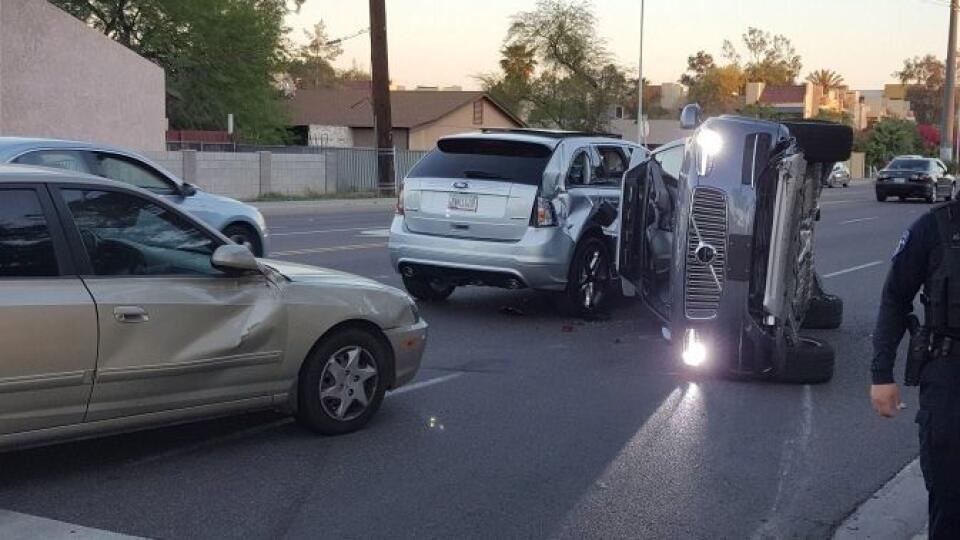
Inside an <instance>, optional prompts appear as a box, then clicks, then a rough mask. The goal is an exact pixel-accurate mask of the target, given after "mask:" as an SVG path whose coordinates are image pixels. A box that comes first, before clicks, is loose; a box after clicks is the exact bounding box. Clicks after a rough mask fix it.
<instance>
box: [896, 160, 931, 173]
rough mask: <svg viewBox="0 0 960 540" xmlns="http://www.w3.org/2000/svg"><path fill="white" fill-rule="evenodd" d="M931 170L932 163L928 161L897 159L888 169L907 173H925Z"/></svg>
mask: <svg viewBox="0 0 960 540" xmlns="http://www.w3.org/2000/svg"><path fill="white" fill-rule="evenodd" d="M929 168H930V161H928V160H926V159H895V160H893V161H891V162H890V164H889V165H887V169H891V170H893V169H898V170H906V171H925V170H927V169H929Z"/></svg>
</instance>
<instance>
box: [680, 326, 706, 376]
mask: <svg viewBox="0 0 960 540" xmlns="http://www.w3.org/2000/svg"><path fill="white" fill-rule="evenodd" d="M680 357H681V359H683V363H684V364H686V365H688V366H690V367H699V366H701V365H703V363H704V362H706V361H707V346H706V344H704V343H703V342H702V341H700V338H699V336H697V331H696V330H694V329H693V328H690V329H688V330H687V333H686V335H685V336H684V338H683V352H682V353H681V355H680Z"/></svg>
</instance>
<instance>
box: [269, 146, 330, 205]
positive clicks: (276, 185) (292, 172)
mask: <svg viewBox="0 0 960 540" xmlns="http://www.w3.org/2000/svg"><path fill="white" fill-rule="evenodd" d="M326 160H327V156H326V155H325V154H272V156H271V164H270V165H271V167H270V191H272V192H274V193H282V194H284V195H303V194H307V193H314V194H326V193H334V192H336V190H337V186H336V183H334V184H333V185H332V186H328V185H327V179H328V177H327V169H326Z"/></svg>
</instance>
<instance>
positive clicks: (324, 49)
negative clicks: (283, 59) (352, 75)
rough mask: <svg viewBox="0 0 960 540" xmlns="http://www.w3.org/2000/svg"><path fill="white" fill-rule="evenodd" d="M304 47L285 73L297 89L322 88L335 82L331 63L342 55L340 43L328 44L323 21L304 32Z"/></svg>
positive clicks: (328, 40)
mask: <svg viewBox="0 0 960 540" xmlns="http://www.w3.org/2000/svg"><path fill="white" fill-rule="evenodd" d="M303 33H304V35H305V36H306V38H307V43H306V45H303V46H302V47H300V49H299V50H298V51H297V53H296V54H295V55H294V57H293V58H292V59H291V60H290V64H289V66H288V67H287V71H288V73H289V74H290V77H291V78H293V80H294V83H295V84H296V85H297V88H300V89H303V88H323V87H328V86H333V85H334V84H336V82H337V70H336V68H334V67H333V63H332V62H333V61H334V60H336V59H337V57H339V56H340V55H341V54H343V47H341V46H340V43H338V42H334V43H331V42H330V37H329V36H328V35H327V27H326V25H325V24H324V23H323V21H319V22H317V23H316V24H314V25H313V30H312V31H310V30H304V31H303Z"/></svg>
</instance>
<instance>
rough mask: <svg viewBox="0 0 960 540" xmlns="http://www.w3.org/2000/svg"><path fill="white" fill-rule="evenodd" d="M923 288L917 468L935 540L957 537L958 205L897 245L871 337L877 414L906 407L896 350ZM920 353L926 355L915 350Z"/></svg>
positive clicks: (932, 215)
mask: <svg viewBox="0 0 960 540" xmlns="http://www.w3.org/2000/svg"><path fill="white" fill-rule="evenodd" d="M921 286H922V287H923V296H922V298H921V299H922V301H923V305H924V325H925V330H927V331H929V334H930V335H929V338H925V339H924V347H923V348H922V351H923V353H922V354H921V356H923V357H925V358H926V359H927V362H926V364H925V366H924V367H923V370H922V372H921V375H920V409H919V410H918V411H917V416H916V421H917V423H918V424H919V429H920V467H921V469H922V470H923V478H924V482H925V483H926V485H927V491H928V492H929V500H928V504H929V512H930V538H933V539H937V538H953V537H956V536H957V535H960V202H951V203H947V204H944V205H942V206H939V207H937V208H934V209H933V210H931V211H929V212H927V213H925V214H924V215H923V216H921V217H920V218H919V219H918V220H917V221H916V222H915V223H914V224H913V225H912V226H911V227H910V229H909V230H908V231H907V232H906V233H905V234H904V235H903V238H901V239H900V244H899V245H898V246H897V249H896V252H895V253H894V255H893V264H892V266H891V267H890V273H889V274H888V275H887V280H886V283H885V284H884V286H883V296H882V299H881V303H880V313H879V316H878V318H877V327H876V330H875V331H874V337H873V346H874V358H873V366H872V377H873V385H872V386H871V388H870V398H871V401H872V402H873V407H874V409H875V410H876V411H877V413H878V414H880V415H881V416H884V417H888V418H889V417H893V416H894V414H896V411H897V409H900V408H903V404H902V403H901V401H900V390H899V387H898V386H897V384H896V382H894V379H893V362H894V359H895V357H896V354H897V346H898V345H899V343H900V339H901V338H902V337H903V335H904V332H905V331H906V330H907V328H908V321H909V317H910V316H911V313H912V311H913V301H914V298H915V297H916V295H917V292H919V291H920V288H921ZM918 350H921V349H919V348H918Z"/></svg>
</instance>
